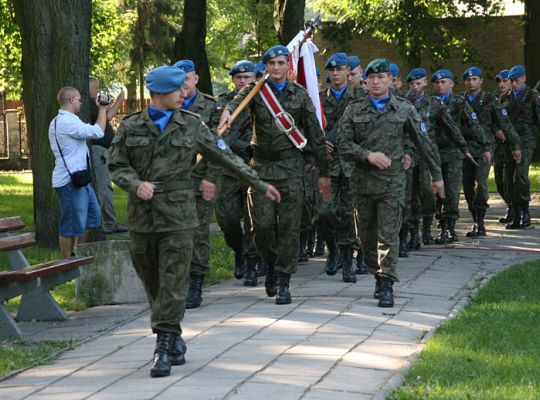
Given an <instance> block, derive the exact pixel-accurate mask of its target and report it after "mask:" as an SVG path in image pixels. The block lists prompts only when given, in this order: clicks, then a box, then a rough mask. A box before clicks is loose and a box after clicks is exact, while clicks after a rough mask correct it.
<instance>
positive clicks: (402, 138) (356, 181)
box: [338, 95, 442, 196]
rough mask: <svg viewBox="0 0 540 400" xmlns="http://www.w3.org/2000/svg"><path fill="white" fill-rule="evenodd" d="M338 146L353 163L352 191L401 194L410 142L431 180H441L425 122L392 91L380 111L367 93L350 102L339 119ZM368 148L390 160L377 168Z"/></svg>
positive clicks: (436, 157)
mask: <svg viewBox="0 0 540 400" xmlns="http://www.w3.org/2000/svg"><path fill="white" fill-rule="evenodd" d="M339 130H340V139H339V142H338V147H339V151H340V155H341V157H342V159H344V160H346V161H348V162H350V163H352V164H354V173H353V175H352V178H351V181H352V182H351V187H352V191H353V192H355V193H357V194H361V195H368V194H386V193H392V194H395V195H396V196H402V195H403V189H404V183H405V170H404V169H403V166H402V159H403V156H404V155H405V154H407V153H409V152H410V149H408V147H409V146H410V144H411V142H412V143H413V144H414V146H415V148H416V149H417V150H418V151H419V152H420V153H421V154H422V156H423V159H424V160H425V161H426V163H427V165H428V167H429V170H430V171H431V175H432V177H433V180H441V179H442V176H441V169H440V166H439V163H440V160H439V156H438V154H437V152H436V151H434V146H433V144H432V143H431V141H430V139H429V136H428V133H427V128H426V126H425V123H424V122H423V121H422V119H421V118H420V115H419V114H418V112H416V110H415V109H414V107H413V106H412V105H411V103H409V102H408V101H407V100H405V99H401V98H397V97H396V96H394V95H392V96H391V98H390V100H389V102H388V104H387V105H386V106H385V107H384V109H383V110H382V111H380V112H378V111H377V110H376V108H375V107H374V106H373V104H372V103H371V101H370V100H369V97H368V96H366V97H365V98H364V99H362V100H358V101H353V102H351V103H350V104H349V105H348V106H347V108H346V109H345V112H344V114H343V116H342V117H341V120H340V121H339ZM371 152H382V153H384V154H385V155H386V156H387V157H389V158H390V159H391V160H392V164H391V165H390V167H388V168H386V169H384V170H381V169H379V168H377V167H375V166H374V165H372V164H370V163H369V161H368V155H369V153H371Z"/></svg>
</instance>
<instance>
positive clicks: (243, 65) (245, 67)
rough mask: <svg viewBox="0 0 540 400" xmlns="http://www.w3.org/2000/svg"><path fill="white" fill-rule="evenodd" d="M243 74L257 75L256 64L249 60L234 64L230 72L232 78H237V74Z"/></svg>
mask: <svg viewBox="0 0 540 400" xmlns="http://www.w3.org/2000/svg"><path fill="white" fill-rule="evenodd" d="M242 72H252V73H255V64H253V63H252V62H251V61H248V60H240V61H238V62H237V63H236V64H234V65H233V66H232V68H231V70H230V71H229V75H230V76H235V75H236V74H239V73H242Z"/></svg>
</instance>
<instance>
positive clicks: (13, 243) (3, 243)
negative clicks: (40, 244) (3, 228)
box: [0, 232, 36, 251]
mask: <svg viewBox="0 0 540 400" xmlns="http://www.w3.org/2000/svg"><path fill="white" fill-rule="evenodd" d="M35 244H36V238H35V237H34V234H33V233H32V232H30V233H21V234H20V235H14V236H5V237H3V238H0V251H10V250H18V249H22V248H25V247H30V246H33V245H35Z"/></svg>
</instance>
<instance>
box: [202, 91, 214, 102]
mask: <svg viewBox="0 0 540 400" xmlns="http://www.w3.org/2000/svg"><path fill="white" fill-rule="evenodd" d="M200 93H201V94H202V95H203V97H205V98H206V99H208V100H212V101H213V102H216V101H217V100H216V98H215V97H214V96H210V95H209V94H206V93H203V92H200Z"/></svg>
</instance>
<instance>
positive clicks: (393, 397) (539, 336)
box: [387, 260, 540, 400]
mask: <svg viewBox="0 0 540 400" xmlns="http://www.w3.org/2000/svg"><path fill="white" fill-rule="evenodd" d="M539 286H540V260H539V261H533V262H528V263H525V264H520V265H516V266H514V267H512V268H510V269H508V270H506V271H504V272H502V273H501V274H499V275H498V276H496V277H495V278H493V279H492V280H491V281H490V282H489V283H488V285H486V286H485V287H484V288H482V289H481V290H480V291H479V293H478V296H477V297H476V298H475V299H474V300H473V301H472V302H471V303H470V304H469V306H467V307H466V308H465V310H463V311H462V312H461V313H460V314H459V315H458V316H457V317H456V318H454V319H452V320H451V321H449V322H447V323H446V324H444V325H442V326H441V327H440V328H438V329H437V331H436V333H435V335H434V336H433V337H432V338H431V339H430V341H429V342H428V343H427V345H426V347H425V348H424V350H423V351H422V354H421V355H420V358H419V360H418V361H417V362H416V363H415V364H414V365H413V366H412V368H411V369H410V371H409V372H408V374H407V376H406V378H405V383H404V385H403V386H402V387H401V388H400V389H399V390H397V391H395V392H393V393H392V394H390V395H389V396H388V397H387V399H388V400H406V399H407V400H408V399H430V400H439V399H440V400H443V399H444V400H460V399H464V400H465V399H467V400H468V399H475V400H488V399H489V400H492V399H505V400H513V399H515V400H533V399H538V398H540V291H539V290H538V287H539Z"/></svg>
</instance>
